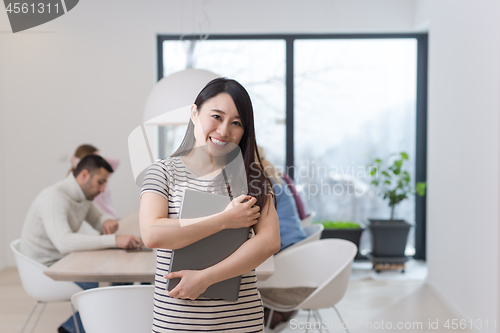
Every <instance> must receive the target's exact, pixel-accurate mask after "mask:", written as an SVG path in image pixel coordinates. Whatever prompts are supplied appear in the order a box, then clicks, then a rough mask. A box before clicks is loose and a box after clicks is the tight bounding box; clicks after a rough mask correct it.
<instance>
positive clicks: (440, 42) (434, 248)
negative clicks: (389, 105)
mask: <svg viewBox="0 0 500 333" xmlns="http://www.w3.org/2000/svg"><path fill="white" fill-rule="evenodd" d="M416 12H417V13H420V14H419V18H418V20H420V21H424V20H425V19H426V16H428V18H429V19H430V31H429V113H428V130H429V131H428V143H429V144H428V177H427V181H428V184H429V188H428V196H427V209H428V211H427V263H428V268H429V278H428V283H429V284H430V285H431V286H432V287H433V288H434V289H435V290H436V292H437V293H438V294H439V295H440V296H441V297H442V298H443V299H444V300H445V301H446V302H447V303H448V304H449V305H450V306H451V307H452V308H453V310H454V311H455V312H456V313H457V314H459V315H461V316H462V317H464V318H466V319H472V320H474V321H475V320H478V319H481V320H483V324H484V320H487V319H489V320H490V324H491V321H492V320H495V319H497V318H500V317H498V311H499V299H498V298H499V295H498V289H499V288H498V286H499V273H498V269H499V264H498V263H499V246H498V245H499V235H500V234H499V227H498V223H499V220H500V218H499V217H500V216H499V202H500V186H499V185H500V184H499V171H500V165H499V152H500V149H499V148H500V147H499V143H500V66H499V65H500V4H499V2H498V1H491V0H480V1H469V0H446V1H445V0H440V1H420V2H419V3H418V6H417V11H416ZM416 24H419V22H416ZM478 331H481V332H495V331H496V330H493V329H491V328H490V330H486V329H481V330H478Z"/></svg>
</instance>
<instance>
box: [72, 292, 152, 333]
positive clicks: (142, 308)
mask: <svg viewBox="0 0 500 333" xmlns="http://www.w3.org/2000/svg"><path fill="white" fill-rule="evenodd" d="M154 288H155V287H154V286H153V285H140V286H135V285H129V286H116V287H104V288H96V289H89V290H85V291H82V292H80V293H78V294H75V295H73V297H71V302H72V303H73V306H74V307H75V308H76V310H78V311H79V312H80V318H81V320H82V324H83V327H84V328H85V332H86V333H102V332H107V333H114V332H116V333H123V332H137V333H140V332H151V328H152V327H153V296H154Z"/></svg>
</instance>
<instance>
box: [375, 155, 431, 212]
mask: <svg viewBox="0 0 500 333" xmlns="http://www.w3.org/2000/svg"><path fill="white" fill-rule="evenodd" d="M390 159H391V160H393V162H392V164H389V163H391V162H389V163H387V164H388V165H383V164H382V159H380V158H376V159H374V161H373V162H372V164H375V165H376V166H370V168H372V169H371V170H370V176H371V177H372V181H371V184H372V185H373V186H375V187H377V188H378V189H379V191H380V194H381V195H382V196H383V199H388V200H389V206H390V207H391V208H392V209H391V219H392V215H393V213H394V209H393V208H394V207H395V206H396V205H397V204H398V203H400V202H401V201H403V200H405V199H407V198H408V195H409V194H414V193H416V194H417V195H419V196H423V195H425V190H426V186H427V184H426V183H425V182H418V183H417V184H416V185H415V187H413V186H412V184H411V176H410V174H409V172H408V171H406V170H405V161H408V160H409V156H408V154H407V153H406V152H400V153H399V154H396V153H393V154H391V155H390ZM379 172H380V175H381V176H383V179H379V176H378V173H379Z"/></svg>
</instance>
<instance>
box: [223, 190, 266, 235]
mask: <svg viewBox="0 0 500 333" xmlns="http://www.w3.org/2000/svg"><path fill="white" fill-rule="evenodd" d="M244 201H245V202H244ZM256 202H257V199H256V198H254V197H252V196H249V195H240V196H239V197H237V198H234V199H233V201H231V203H229V205H227V207H226V209H225V210H224V213H225V214H228V215H229V220H230V223H229V224H228V225H227V226H226V228H228V229H238V228H247V227H251V226H253V225H254V224H255V223H257V219H258V218H259V216H260V207H259V206H257V205H255V203H256ZM252 206H253V207H252Z"/></svg>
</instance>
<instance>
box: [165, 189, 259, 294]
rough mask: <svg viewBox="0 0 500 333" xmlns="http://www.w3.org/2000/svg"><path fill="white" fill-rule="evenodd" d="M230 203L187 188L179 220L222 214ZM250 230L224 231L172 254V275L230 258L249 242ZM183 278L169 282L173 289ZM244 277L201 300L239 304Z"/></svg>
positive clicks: (215, 288) (213, 287)
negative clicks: (216, 299) (224, 300)
mask: <svg viewBox="0 0 500 333" xmlns="http://www.w3.org/2000/svg"><path fill="white" fill-rule="evenodd" d="M230 202H231V199H230V198H229V196H222V195H217V194H212V193H207V192H198V191H194V190H189V189H186V190H185V191H184V195H183V198H182V201H181V210H180V214H179V218H184V219H186V218H197V217H203V216H208V215H212V214H216V213H220V212H222V211H224V209H226V207H227V205H228V204H229V203H230ZM248 232H249V228H240V229H225V230H222V231H219V232H218V233H215V234H213V235H211V236H208V237H206V238H204V239H201V240H199V241H197V242H195V243H193V244H191V245H188V246H186V247H184V248H182V249H177V250H173V251H172V258H171V261H170V268H169V271H168V272H169V273H171V272H177V271H181V270H202V269H205V268H207V267H210V266H213V265H215V264H217V263H219V262H221V261H222V260H224V259H226V258H227V257H229V256H230V255H231V254H232V253H233V252H234V251H236V250H237V249H238V248H239V247H240V246H241V245H242V244H243V243H244V242H245V241H246V240H247V239H248ZM179 282H180V279H170V280H168V283H167V290H169V291H170V290H172V289H173V288H175V286H177V284H178V283H179ZM240 282H241V275H240V276H236V277H233V278H231V279H227V280H224V281H220V282H218V283H215V284H213V285H211V286H210V287H208V288H207V290H205V292H204V293H202V294H201V295H200V297H208V298H218V299H226V300H229V301H237V300H238V294H239V290H240Z"/></svg>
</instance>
